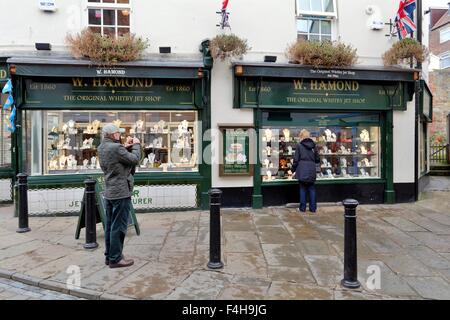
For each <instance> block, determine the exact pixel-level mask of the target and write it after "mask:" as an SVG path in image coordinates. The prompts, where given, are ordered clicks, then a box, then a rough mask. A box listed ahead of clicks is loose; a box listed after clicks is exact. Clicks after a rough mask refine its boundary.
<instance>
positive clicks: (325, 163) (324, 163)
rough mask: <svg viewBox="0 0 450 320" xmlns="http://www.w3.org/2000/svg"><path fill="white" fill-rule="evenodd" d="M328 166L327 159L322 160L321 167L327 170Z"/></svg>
mask: <svg viewBox="0 0 450 320" xmlns="http://www.w3.org/2000/svg"><path fill="white" fill-rule="evenodd" d="M327 166H328V161H327V159H322V165H321V167H322V168H326V167H327Z"/></svg>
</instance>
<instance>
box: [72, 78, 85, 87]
mask: <svg viewBox="0 0 450 320" xmlns="http://www.w3.org/2000/svg"><path fill="white" fill-rule="evenodd" d="M72 82H73V86H74V87H82V86H83V78H72Z"/></svg>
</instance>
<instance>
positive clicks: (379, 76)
mask: <svg viewBox="0 0 450 320" xmlns="http://www.w3.org/2000/svg"><path fill="white" fill-rule="evenodd" d="M232 65H233V73H234V75H235V76H237V77H274V78H311V79H331V80H339V79H345V80H370V81H383V82H384V81H406V82H414V77H415V75H416V76H417V74H416V73H418V72H419V71H420V70H419V69H401V68H393V67H389V68H388V67H384V68H383V67H374V68H370V69H369V68H362V67H352V68H328V69H326V68H314V67H312V66H300V65H298V64H281V63H275V64H273V63H239V62H234V63H233V64H232ZM236 66H242V71H243V72H242V74H239V75H236Z"/></svg>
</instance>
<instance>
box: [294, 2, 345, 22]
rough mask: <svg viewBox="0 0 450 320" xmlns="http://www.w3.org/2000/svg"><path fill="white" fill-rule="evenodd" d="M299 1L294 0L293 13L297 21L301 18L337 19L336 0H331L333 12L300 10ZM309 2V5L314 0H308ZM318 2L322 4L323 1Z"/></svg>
mask: <svg viewBox="0 0 450 320" xmlns="http://www.w3.org/2000/svg"><path fill="white" fill-rule="evenodd" d="M299 1H300V0H295V13H296V17H297V19H298V18H302V17H320V18H328V19H335V18H337V8H336V0H332V1H333V12H326V11H311V10H310V11H305V10H300V5H299ZM309 1H310V3H311V1H314V0H309ZM320 1H321V2H322V4H323V1H324V0H320Z"/></svg>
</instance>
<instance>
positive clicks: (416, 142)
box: [414, 0, 422, 201]
mask: <svg viewBox="0 0 450 320" xmlns="http://www.w3.org/2000/svg"><path fill="white" fill-rule="evenodd" d="M416 5H417V6H416V17H417V19H416V20H417V21H416V26H417V31H416V32H417V35H416V40H417V42H419V43H420V44H422V0H416ZM416 66H417V69H420V70H421V69H422V62H419V61H417V65H416ZM414 89H415V90H414V91H415V92H414V102H415V103H414V104H415V108H414V109H415V110H414V113H415V117H414V120H415V121H414V184H415V185H414V201H418V200H419V193H420V191H419V173H418V171H419V159H418V158H419V123H420V116H419V108H420V99H419V97H420V82H419V80H416V81H415V83H414Z"/></svg>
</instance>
